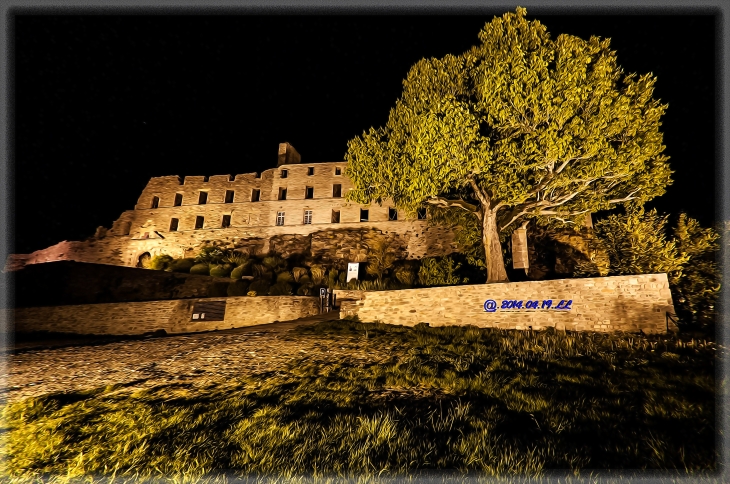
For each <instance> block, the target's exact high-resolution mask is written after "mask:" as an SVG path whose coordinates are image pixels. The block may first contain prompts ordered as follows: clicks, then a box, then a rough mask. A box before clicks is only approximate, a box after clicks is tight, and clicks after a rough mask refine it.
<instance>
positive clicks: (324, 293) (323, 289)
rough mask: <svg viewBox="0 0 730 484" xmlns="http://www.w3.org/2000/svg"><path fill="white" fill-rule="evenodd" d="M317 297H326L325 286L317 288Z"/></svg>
mask: <svg viewBox="0 0 730 484" xmlns="http://www.w3.org/2000/svg"><path fill="white" fill-rule="evenodd" d="M319 297H327V288H326V287H320V288H319Z"/></svg>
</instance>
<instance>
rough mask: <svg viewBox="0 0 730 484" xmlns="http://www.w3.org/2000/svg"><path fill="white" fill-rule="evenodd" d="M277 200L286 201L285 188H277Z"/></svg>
mask: <svg viewBox="0 0 730 484" xmlns="http://www.w3.org/2000/svg"><path fill="white" fill-rule="evenodd" d="M279 200H286V188H281V187H279Z"/></svg>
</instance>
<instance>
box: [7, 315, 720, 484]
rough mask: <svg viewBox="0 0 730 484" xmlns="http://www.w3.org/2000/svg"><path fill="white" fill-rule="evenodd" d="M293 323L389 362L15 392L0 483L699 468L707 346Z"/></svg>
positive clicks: (710, 379)
mask: <svg viewBox="0 0 730 484" xmlns="http://www.w3.org/2000/svg"><path fill="white" fill-rule="evenodd" d="M297 331H298V332H299V337H301V338H306V337H311V336H316V335H329V337H334V338H335V340H336V338H343V339H344V338H352V337H356V338H360V339H362V341H363V343H367V344H371V345H375V346H378V345H383V347H386V348H391V349H392V352H391V353H392V355H393V356H392V358H391V359H390V360H389V361H386V362H382V361H381V362H379V363H378V362H374V361H373V362H368V363H362V362H361V363H357V362H348V361H331V360H329V361H327V360H325V361H326V363H322V362H317V361H315V359H312V358H307V357H305V358H302V359H301V360H299V361H294V362H293V363H292V364H291V365H290V367H289V368H288V370H287V371H286V372H277V373H276V374H266V375H259V376H257V377H248V378H241V379H239V380H236V381H226V382H219V383H215V384H211V385H210V386H209V387H208V388H206V389H204V390H200V389H198V390H195V391H191V390H190V388H189V387H186V386H185V385H179V384H178V385H165V386H160V387H156V388H153V389H150V390H144V391H136V392H131V391H125V389H124V388H123V387H119V386H117V387H107V388H100V389H95V390H91V391H87V392H75V393H66V394H51V395H45V396H42V397H38V398H32V399H28V400H25V401H22V402H17V403H14V404H11V405H8V406H7V407H6V408H5V409H4V411H3V429H2V434H1V435H2V442H0V443H1V444H2V449H3V450H2V453H3V455H2V457H3V464H2V469H1V470H0V472H1V474H0V475H4V476H5V477H4V478H5V479H7V478H9V477H12V479H13V480H17V481H28V480H40V479H43V480H44V482H47V481H49V480H51V481H66V480H69V479H73V478H76V477H85V478H86V479H84V480H87V479H88V480H94V481H95V480H102V479H103V478H106V477H111V476H114V477H115V480H114V482H124V481H126V480H128V479H133V480H134V481H135V482H137V481H138V480H140V479H141V478H143V477H149V478H154V480H155V482H158V478H161V479H162V481H171V482H184V481H192V482H205V481H211V482H218V481H221V482H224V481H229V482H231V481H236V476H247V477H248V479H250V480H254V481H255V480H263V479H264V478H270V477H278V478H279V479H283V480H286V481H287V482H288V481H290V480H291V479H292V478H294V479H295V480H296V479H299V480H301V479H306V478H307V477H312V476H314V477H317V476H320V477H328V476H329V477H357V478H358V479H359V480H360V481H363V480H365V481H367V480H370V478H378V476H380V477H386V476H391V477H392V476H395V477H405V476H409V477H418V476H419V475H424V474H423V473H427V472H429V471H431V472H433V471H438V472H456V473H462V474H461V475H463V473H466V472H469V473H471V474H474V475H478V476H484V477H488V476H520V475H523V476H524V475H527V476H544V475H548V474H552V470H560V474H561V475H563V476H566V475H579V474H581V472H582V474H581V475H585V474H587V473H590V472H591V471H590V470H591V469H593V470H595V469H624V470H627V472H628V471H629V470H631V469H657V470H658V469H661V470H667V469H672V470H674V475H679V476H681V475H684V476H687V475H693V476H698V475H705V476H708V477H711V476H712V475H713V474H714V471H715V468H716V460H717V455H716V449H715V393H714V388H715V380H714V372H715V368H714V367H715V362H716V358H717V357H718V356H719V355H717V354H716V353H718V352H719V351H720V349H718V347H717V346H716V345H714V344H713V343H710V342H704V341H696V340H692V341H682V340H680V339H678V338H677V337H675V336H653V337H648V336H636V335H606V334H595V333H567V334H565V333H560V332H554V331H543V332H520V331H500V330H492V329H477V328H473V327H466V328H464V327H441V328H429V327H428V326H425V325H419V326H417V327H415V328H406V327H400V326H389V325H384V324H377V323H375V324H374V323H369V324H361V323H357V322H351V321H333V322H326V323H320V324H317V325H314V326H309V327H302V328H299V329H298V330H297ZM376 480H377V479H376Z"/></svg>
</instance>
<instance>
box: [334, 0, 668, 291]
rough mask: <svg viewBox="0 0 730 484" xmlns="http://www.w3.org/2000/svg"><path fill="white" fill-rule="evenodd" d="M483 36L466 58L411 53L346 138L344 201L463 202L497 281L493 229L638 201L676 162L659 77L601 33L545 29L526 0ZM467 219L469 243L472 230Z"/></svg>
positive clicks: (562, 220) (656, 191)
mask: <svg viewBox="0 0 730 484" xmlns="http://www.w3.org/2000/svg"><path fill="white" fill-rule="evenodd" d="M479 38H480V41H481V43H480V44H479V45H477V46H475V47H473V48H471V49H469V50H468V51H467V52H465V53H463V54H461V55H451V54H449V55H446V56H445V57H443V58H440V59H437V58H430V59H423V60H421V61H419V62H417V63H416V64H415V65H414V66H413V67H412V68H411V70H410V72H409V73H408V75H407V77H406V79H405V81H404V82H403V93H402V95H401V97H400V99H398V100H397V101H396V103H395V106H394V107H393V108H392V109H391V111H390V115H389V117H388V121H387V123H386V125H385V126H384V127H381V128H377V129H375V128H370V130H369V131H367V132H364V133H363V134H362V135H361V136H359V137H357V138H354V139H352V140H350V141H349V142H348V150H347V154H346V156H345V160H346V161H347V162H348V166H347V168H346V174H347V175H348V176H349V177H350V179H351V180H352V182H353V185H354V189H353V190H350V191H349V192H348V194H347V199H348V200H349V201H354V202H357V203H362V204H367V203H371V202H376V203H382V201H383V200H386V199H392V200H393V201H394V203H395V204H396V206H397V207H399V208H400V209H403V210H405V211H406V212H407V213H409V214H410V215H413V214H414V213H415V212H416V210H417V209H418V208H421V207H423V206H425V204H432V205H436V206H440V207H445V208H448V209H449V210H454V211H464V212H465V214H466V215H465V216H466V217H473V218H475V219H476V223H477V224H479V225H480V226H481V227H482V230H483V231H484V230H486V233H485V239H486V242H487V243H486V246H485V247H484V250H485V263H487V267H488V272H490V279H489V280H491V281H495V280H504V277H503V276H502V275H501V274H502V273H504V261H503V258H502V254H501V250H500V247H499V244H497V243H496V242H495V238H498V234H499V233H500V232H502V231H504V230H505V229H507V228H510V227H514V226H517V225H520V224H521V223H522V222H524V221H526V220H530V219H535V220H536V221H537V223H539V224H541V225H545V224H551V225H557V226H561V225H564V224H578V223H581V222H582V221H583V218H584V216H585V213H586V212H596V211H599V210H608V209H611V208H613V207H615V206H617V205H618V204H626V203H633V204H636V205H638V206H643V204H644V203H645V202H646V201H648V200H651V199H652V198H654V197H656V196H659V195H662V194H663V193H664V192H665V187H666V186H667V185H668V184H670V183H671V180H670V174H671V171H670V169H669V165H668V163H667V160H668V157H667V156H665V155H664V154H663V151H664V145H663V144H662V142H663V136H662V133H661V131H660V130H659V128H660V125H661V117H662V116H663V114H664V111H665V109H666V105H662V104H660V103H659V101H658V100H656V99H654V98H653V94H654V84H655V82H656V79H655V78H654V77H652V75H651V74H646V75H642V76H638V77H637V76H636V75H634V74H628V75H624V74H623V70H622V69H621V67H620V66H619V65H618V63H617V58H616V52H615V51H612V50H611V49H610V48H609V42H610V41H609V39H600V38H598V37H591V38H590V39H589V40H584V39H581V38H578V37H575V36H573V35H567V34H562V35H558V36H557V37H556V38H551V36H550V35H549V34H548V32H547V29H546V28H545V26H544V25H542V24H541V23H540V22H538V21H528V20H527V19H526V10H525V9H523V8H517V11H516V12H515V13H507V14H505V15H503V16H502V17H501V18H495V19H494V20H493V21H492V22H490V23H487V24H486V25H485V26H484V28H483V29H482V31H481V32H480V33H479ZM461 192H464V193H465V197H462V196H461V195H460V194H461ZM459 217H461V215H454V216H453V217H451V218H452V219H457V218H459ZM473 223H474V222H472V224H473ZM469 227H470V226H469V225H467V228H465V229H464V230H466V232H465V233H464V234H463V235H462V236H461V237H463V240H462V242H467V246H468V245H469V243H475V242H476V234H477V232H476V231H475V230H473V225H472V226H471V228H469ZM483 244H484V242H483ZM487 254H488V255H489V257H486V255H487ZM472 257H473V259H474V262H475V263H477V261H478V260H479V257H478V256H476V254H475V253H474V254H472ZM500 265H501V266H502V267H499V266H500ZM500 271H501V272H500Z"/></svg>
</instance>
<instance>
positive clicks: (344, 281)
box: [338, 271, 347, 286]
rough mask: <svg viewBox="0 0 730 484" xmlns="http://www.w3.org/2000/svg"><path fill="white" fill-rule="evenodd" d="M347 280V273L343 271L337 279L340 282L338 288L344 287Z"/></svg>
mask: <svg viewBox="0 0 730 484" xmlns="http://www.w3.org/2000/svg"><path fill="white" fill-rule="evenodd" d="M346 278H347V272H345V271H343V272H340V277H339V278H338V280H339V282H340V286H345V285H346V284H347V281H346V280H345V279H346Z"/></svg>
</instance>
